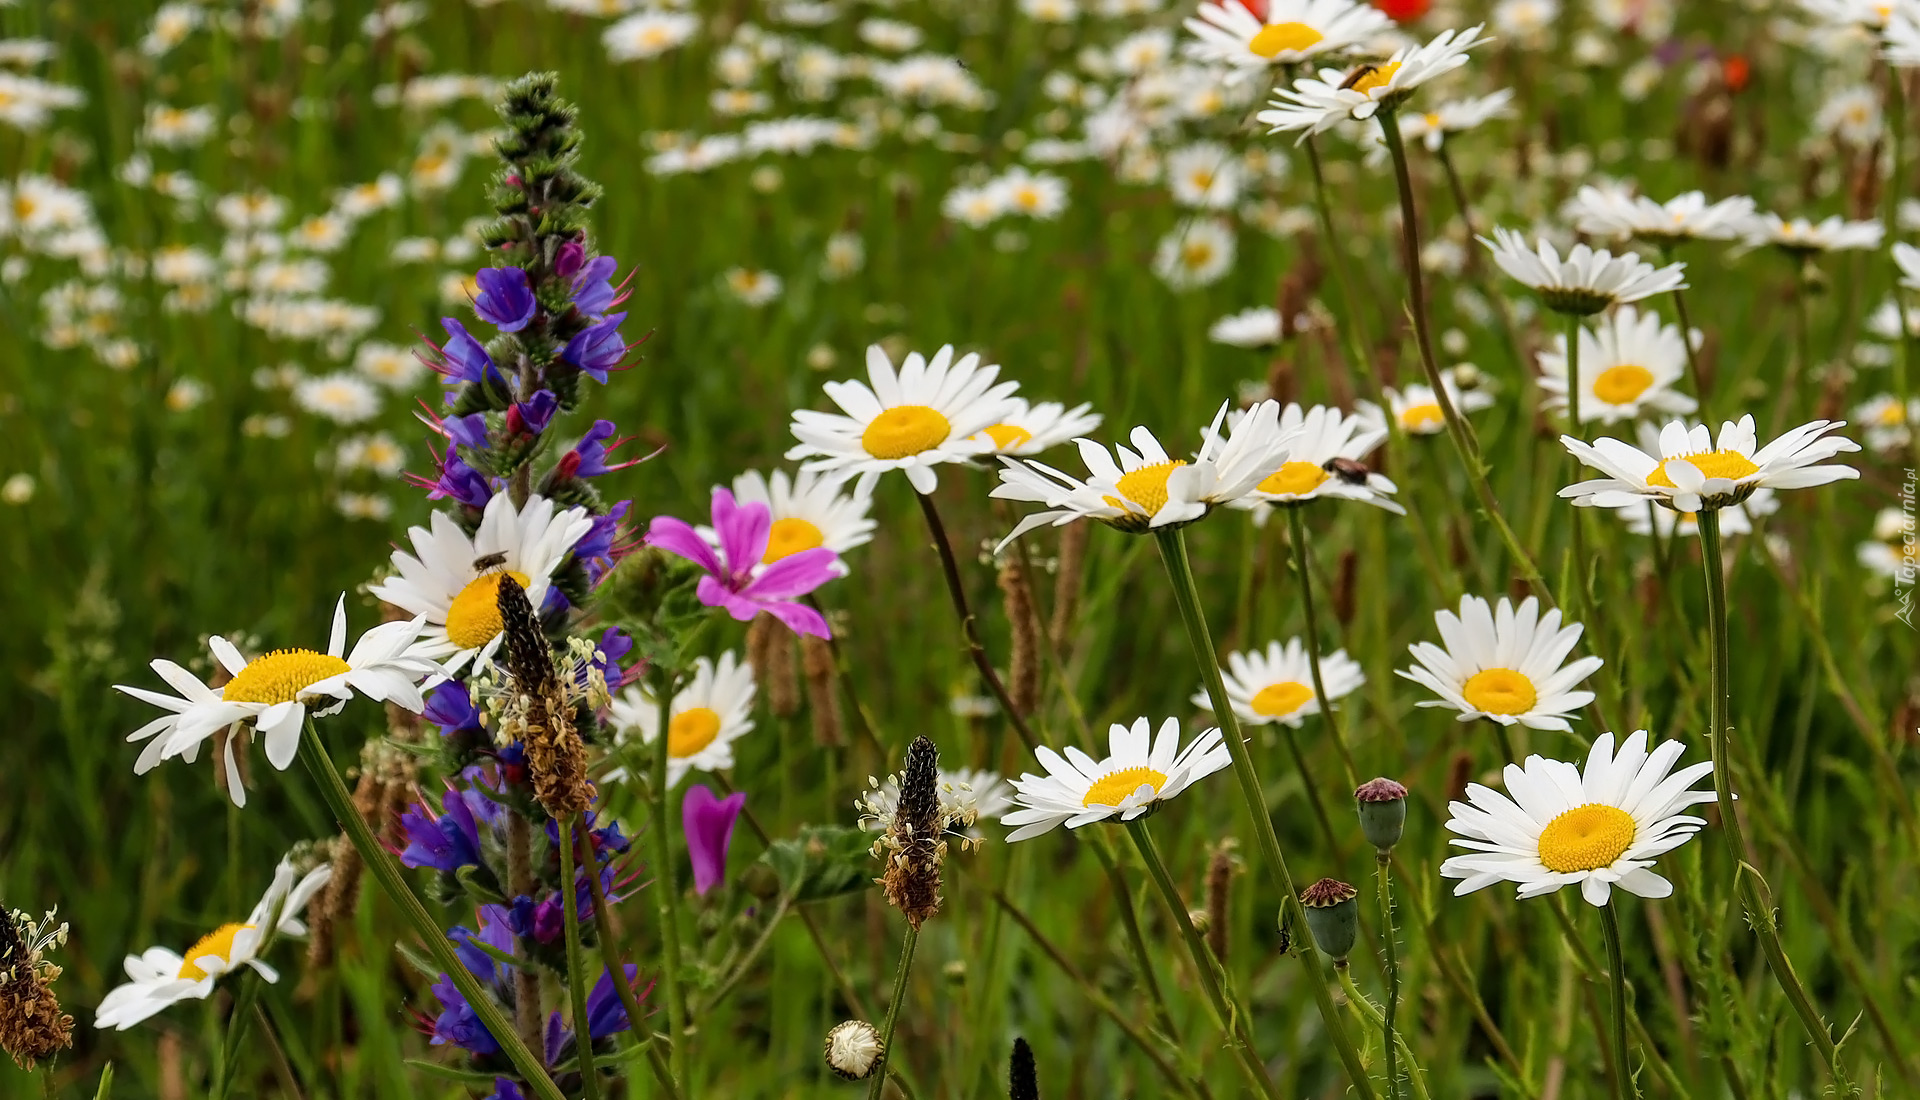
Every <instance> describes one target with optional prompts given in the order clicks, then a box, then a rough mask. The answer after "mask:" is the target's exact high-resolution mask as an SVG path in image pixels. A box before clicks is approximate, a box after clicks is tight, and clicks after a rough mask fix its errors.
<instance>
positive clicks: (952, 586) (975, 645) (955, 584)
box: [914, 493, 1040, 752]
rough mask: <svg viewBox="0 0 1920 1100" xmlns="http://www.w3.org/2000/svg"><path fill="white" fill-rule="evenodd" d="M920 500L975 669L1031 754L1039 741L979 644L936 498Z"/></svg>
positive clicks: (985, 651) (926, 497)
mask: <svg viewBox="0 0 1920 1100" xmlns="http://www.w3.org/2000/svg"><path fill="white" fill-rule="evenodd" d="M914 495H915V496H916V497H919V498H920V512H921V514H922V515H924V516H926V517H927V533H928V534H929V535H931V536H932V537H933V548H934V549H935V550H936V551H938V552H939V554H940V572H941V575H943V576H944V577H946V580H947V596H948V598H950V599H951V600H952V601H953V610H954V613H955V614H957V615H959V616H960V631H961V633H962V634H964V635H965V636H966V639H967V652H968V654H969V655H971V656H972V658H973V666H974V667H975V668H977V669H979V670H980V678H981V679H982V680H985V681H986V684H987V690H989V691H991V692H993V697H994V699H995V701H997V702H998V703H999V704H1000V710H1001V712H1002V713H1004V714H1005V715H1006V716H1007V721H1008V722H1011V723H1012V724H1013V729H1014V732H1015V733H1018V734H1019V735H1020V740H1021V741H1022V742H1024V743H1025V744H1026V746H1027V751H1028V752H1032V751H1033V750H1034V749H1035V748H1037V747H1039V745H1040V741H1039V740H1038V739H1037V738H1035V737H1034V735H1033V729H1032V727H1030V726H1028V725H1027V719H1026V716H1025V715H1023V714H1021V713H1020V710H1019V708H1017V707H1015V706H1014V705H1013V697H1012V696H1010V695H1008V694H1007V686H1006V684H1004V683H1002V682H1001V680H1000V674H999V673H998V672H996V671H994V668H993V661H992V660H991V659H990V658H988V656H987V647H986V646H985V645H984V644H982V643H981V641H980V630H979V628H978V626H976V625H975V620H974V617H973V609H972V608H971V607H969V606H968V604H967V588H966V585H965V584H964V583H963V582H962V581H961V579H960V563H959V561H958V560H957V559H955V558H954V556H953V544H952V543H951V542H949V541H947V527H946V524H944V523H942V522H940V510H939V509H938V508H935V507H934V505H933V497H931V496H929V495H928V494H926V493H915V494H914Z"/></svg>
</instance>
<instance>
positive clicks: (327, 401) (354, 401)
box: [293, 371, 380, 424]
mask: <svg viewBox="0 0 1920 1100" xmlns="http://www.w3.org/2000/svg"><path fill="white" fill-rule="evenodd" d="M293 401H294V404H296V405H299V406H300V407H301V408H303V409H305V410H307V411H308V412H310V413H313V414H314V415H315V416H320V417H325V418H326V419H328V420H331V421H333V422H334V423H335V424H359V423H361V422H363V421H367V420H371V419H373V417H375V416H377V415H379V412H380V391H379V390H377V389H375V388H374V386H373V383H371V382H369V381H367V380H366V379H365V378H363V377H361V376H360V375H357V374H348V373H347V372H345V371H338V372H335V373H333V374H322V375H318V376H316V377H313V378H304V379H301V381H300V384H299V385H297V386H295V387H293Z"/></svg>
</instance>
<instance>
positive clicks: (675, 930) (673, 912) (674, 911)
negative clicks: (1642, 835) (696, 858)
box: [647, 676, 693, 1096]
mask: <svg viewBox="0 0 1920 1100" xmlns="http://www.w3.org/2000/svg"><path fill="white" fill-rule="evenodd" d="M677 686H678V684H677V680H676V678H675V677H673V676H666V677H663V682H662V683H660V684H658V685H656V693H657V706H658V707H659V712H658V713H659V715H660V719H659V722H658V723H657V725H656V727H655V730H654V737H653V745H652V748H653V759H652V761H651V764H652V770H653V805H652V806H651V807H649V809H650V810H651V811H652V817H653V822H652V825H651V827H650V828H648V830H647V834H648V835H647V848H648V854H649V855H650V857H651V858H652V860H653V876H654V881H655V882H656V883H657V884H658V885H657V886H656V887H655V890H656V892H657V893H658V896H659V899H660V900H659V904H660V982H661V984H662V985H664V986H665V987H666V997H667V1025H668V1027H669V1028H671V1029H672V1032H673V1035H672V1037H671V1039H670V1041H669V1042H668V1043H667V1064H668V1065H669V1066H670V1067H671V1069H672V1076H673V1080H674V1082H675V1084H676V1086H677V1087H678V1088H679V1089H680V1092H681V1094H682V1095H683V1096H692V1095H693V1082H692V1081H690V1080H689V1079H688V1077H687V1051H686V1046H687V1003H686V1001H684V1000H682V999H681V998H682V996H683V994H682V992H681V989H680V907H679V906H678V905H676V904H674V902H675V901H676V900H677V899H676V898H675V897H674V894H675V890H674V889H673V852H672V847H671V845H670V843H669V842H668V838H667V803H668V802H670V801H672V797H673V792H672V791H671V790H669V789H668V787H667V730H668V728H669V727H670V726H672V725H673V693H674V690H675V688H676V687H677Z"/></svg>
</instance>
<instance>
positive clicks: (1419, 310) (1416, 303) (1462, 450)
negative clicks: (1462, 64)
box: [1374, 109, 1558, 607]
mask: <svg viewBox="0 0 1920 1100" xmlns="http://www.w3.org/2000/svg"><path fill="white" fill-rule="evenodd" d="M1394 114H1395V112H1394V111H1392V110H1391V109H1389V110H1385V111H1381V112H1380V113H1379V114H1377V115H1375V116H1374V117H1375V118H1377V119H1379V120H1380V132H1381V134H1382V135H1384V136H1385V138H1386V142H1387V151H1388V152H1389V153H1391V154H1392V155H1393V175H1394V180H1395V181H1396V182H1397V183H1398V185H1399V188H1400V243H1401V251H1402V253H1403V255H1404V262H1405V265H1406V269H1407V294H1408V297H1409V299H1410V302H1409V306H1408V312H1409V313H1411V314H1412V315H1413V335H1414V342H1415V343H1416V344H1417V345H1418V346H1419V348H1420V366H1421V369H1422V370H1424V371H1425V372H1426V376H1427V385H1428V386H1429V387H1431V388H1432V390H1433V400H1434V404H1436V405H1438V406H1440V415H1441V418H1442V419H1443V420H1445V421H1446V425H1447V438H1448V439H1450V440H1452V441H1453V447H1454V450H1455V451H1456V452H1457V453H1458V454H1459V456H1460V462H1461V464H1462V465H1464V466H1465V467H1466V468H1467V481H1468V482H1469V483H1470V484H1471V485H1472V486H1473V493H1474V496H1475V497H1476V498H1477V499H1478V500H1479V502H1480V510H1481V511H1482V512H1484V513H1485V514H1486V517H1487V520H1488V522H1490V523H1492V524H1493V526H1494V530H1495V531H1497V532H1498V533H1499V535H1500V541H1501V542H1502V543H1503V544H1504V545H1505V546H1506V548H1507V554H1508V556H1510V557H1511V558H1512V559H1513V564H1514V568H1516V569H1517V570H1519V572H1520V577H1521V579H1522V580H1525V581H1526V582H1527V587H1529V588H1531V589H1532V590H1533V593H1534V595H1536V596H1539V597H1540V602H1541V603H1544V604H1546V605H1547V606H1548V607H1556V606H1558V605H1557V604H1556V603H1555V602H1554V599H1553V592H1552V591H1551V590H1550V589H1548V587H1547V582H1546V579H1545V578H1544V577H1542V576H1541V575H1540V567H1539V566H1537V565H1535V564H1534V562H1533V555H1532V554H1529V553H1528V552H1527V549H1526V547H1524V546H1522V545H1521V544H1520V537H1519V536H1518V535H1516V534H1514V531H1513V528H1512V526H1511V525H1509V524H1508V523H1507V517H1506V514H1505V513H1504V512H1502V511H1501V510H1500V501H1499V499H1498V498H1496V497H1495V496H1494V495H1493V486H1492V484H1490V483H1489V482H1488V481H1487V467H1486V463H1485V461H1484V460H1483V459H1482V458H1481V456H1480V442H1479V440H1478V439H1476V438H1475V437H1474V434H1473V427H1472V426H1471V425H1470V424H1468V423H1467V421H1466V419H1465V418H1464V417H1462V416H1461V415H1460V411H1459V410H1458V409H1456V408H1454V406H1453V398H1451V397H1449V396H1447V387H1446V380H1445V379H1444V378H1442V377H1440V365H1439V363H1438V362H1437V361H1436V360H1435V359H1434V355H1433V333H1432V331H1430V328H1429V326H1428V323H1427V290H1426V281H1425V276H1424V275H1423V274H1422V273H1421V270H1420V222H1419V214H1418V213H1417V212H1416V211H1415V210H1414V207H1413V179H1412V177H1411V176H1410V175H1409V174H1408V172H1407V150H1406V146H1405V144H1404V143H1403V142H1402V141H1401V140H1400V124H1399V121H1398V120H1397V119H1396V118H1395V117H1394Z"/></svg>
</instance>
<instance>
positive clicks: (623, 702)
mask: <svg viewBox="0 0 1920 1100" xmlns="http://www.w3.org/2000/svg"><path fill="white" fill-rule="evenodd" d="M753 691H754V688H753V666H752V665H749V664H747V663H746V662H744V661H742V660H740V658H739V657H737V656H735V655H734V653H733V651H732V650H728V651H727V652H725V653H722V654H721V655H720V661H719V663H718V664H715V663H714V662H713V661H711V660H709V659H708V658H705V657H701V658H699V659H698V660H696V661H695V662H694V666H693V679H692V680H691V681H690V682H689V683H688V684H687V686H685V687H683V688H681V689H680V690H679V691H678V692H676V693H675V694H674V696H673V713H672V716H671V717H669V718H668V719H667V786H669V787H677V786H679V785H680V781H681V780H682V779H685V778H686V777H687V773H688V772H690V771H703V772H717V771H721V770H722V769H725V768H731V767H733V743H734V742H735V741H738V740H739V739H740V738H742V737H745V736H746V735H747V734H749V733H752V732H753ZM607 720H608V721H609V722H610V723H611V724H612V726H613V729H614V735H615V737H616V738H618V739H619V740H621V741H625V740H626V739H627V738H628V737H630V736H638V737H639V738H640V742H641V743H642V744H644V745H651V744H653V739H654V738H655V737H657V736H658V735H659V732H660V704H659V701H658V700H656V699H655V698H654V697H653V696H652V695H650V694H648V693H647V692H646V690H645V689H643V688H641V687H639V686H637V685H636V686H634V687H630V688H628V689H627V690H625V691H623V692H621V693H620V694H619V695H618V696H615V697H614V700H613V704H612V706H610V707H609V708H608V709H607ZM644 758H645V757H644V756H643V757H642V759H644ZM626 776H627V769H625V768H617V769H615V770H614V771H611V772H608V773H607V776H606V778H607V781H608V782H618V781H620V780H622V779H624V778H626Z"/></svg>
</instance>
